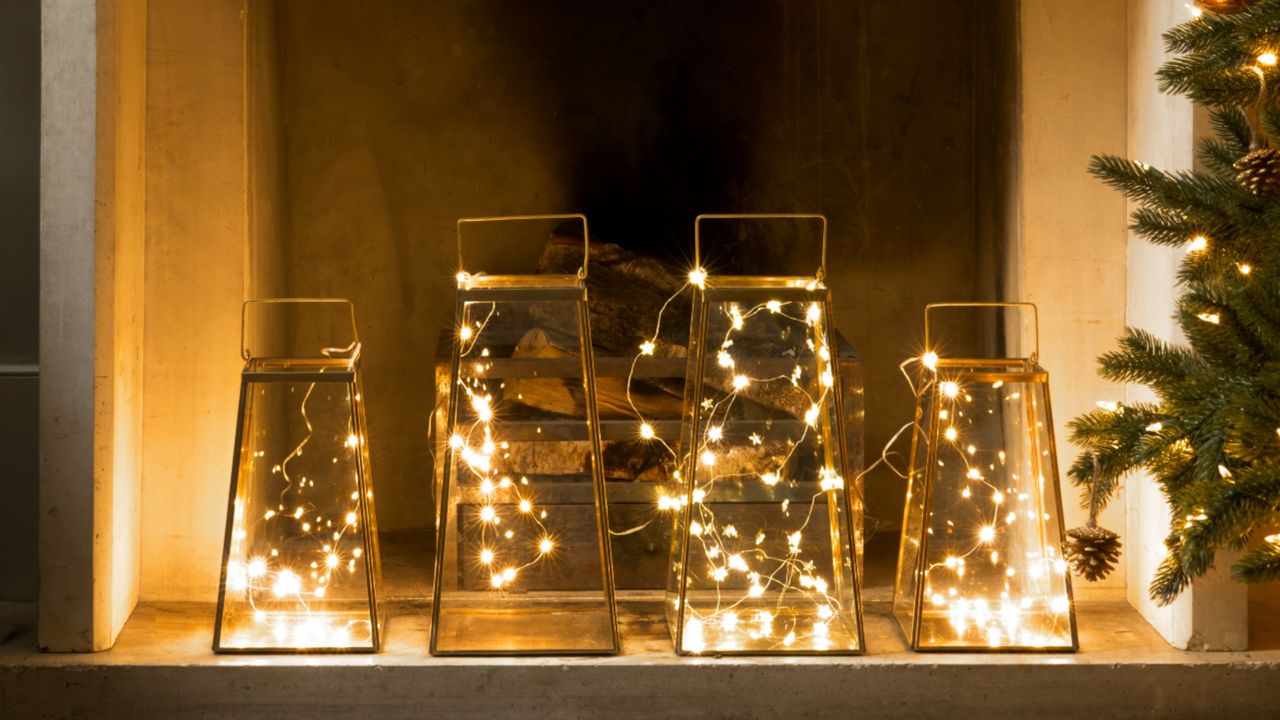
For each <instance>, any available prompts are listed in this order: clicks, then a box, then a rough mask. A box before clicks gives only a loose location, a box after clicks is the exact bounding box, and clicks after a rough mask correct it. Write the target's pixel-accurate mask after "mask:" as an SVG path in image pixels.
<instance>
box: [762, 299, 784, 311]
mask: <svg viewBox="0 0 1280 720" xmlns="http://www.w3.org/2000/svg"><path fill="white" fill-rule="evenodd" d="M764 306H765V307H766V308H767V309H768V310H769V312H771V313H779V312H782V303H781V302H778V301H777V300H770V301H769V302H767V303H765V304H764Z"/></svg>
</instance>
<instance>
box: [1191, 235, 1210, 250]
mask: <svg viewBox="0 0 1280 720" xmlns="http://www.w3.org/2000/svg"><path fill="white" fill-rule="evenodd" d="M1207 247H1209V239H1208V238H1206V237H1205V236H1203V235H1197V236H1195V237H1193V238H1191V241H1190V242H1188V243H1187V254H1188V255H1191V254H1192V253H1198V252H1202V251H1204V249H1205V248H1207Z"/></svg>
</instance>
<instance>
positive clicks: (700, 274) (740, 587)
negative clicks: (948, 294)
mask: <svg viewBox="0 0 1280 720" xmlns="http://www.w3.org/2000/svg"><path fill="white" fill-rule="evenodd" d="M779 219H782V220H807V221H815V222H820V223H821V227H822V260H821V261H820V263H819V269H818V271H817V273H816V274H815V275H813V276H808V277H762V276H717V275H708V274H707V273H706V272H705V271H704V270H703V268H702V266H701V257H702V237H701V225H702V223H703V222H704V221H706V220H737V221H741V220H779ZM826 229H827V224H826V218H824V217H823V216H821V215H702V216H699V217H698V218H697V220H696V221H695V223H694V257H695V269H694V271H693V273H691V275H690V280H691V283H692V284H693V286H694V288H693V290H694V300H693V318H692V323H691V328H690V338H689V359H688V364H687V378H686V383H685V401H684V417H683V421H682V430H681V433H682V438H681V441H680V454H681V456H682V458H683V463H682V470H681V474H682V476H683V477H682V482H683V491H682V492H683V494H682V496H681V497H680V498H679V500H678V503H679V504H680V508H679V511H678V512H677V513H675V516H676V523H675V530H674V535H673V542H672V553H671V567H670V573H669V580H668V587H667V599H666V603H665V606H666V614H667V620H668V626H669V628H670V630H671V633H672V637H673V640H674V643H675V649H676V652H677V653H679V654H681V655H690V654H715V655H734V654H739V655H750V654H820V653H822V654H825V653H832V654H836V653H839V654H856V653H862V652H863V649H864V640H863V628H862V608H861V602H860V599H859V585H858V582H859V581H858V573H857V566H856V562H855V556H854V544H853V539H854V528H853V522H852V518H853V507H852V505H851V502H850V485H851V484H853V481H852V480H851V479H850V475H849V472H848V465H847V459H848V457H849V454H848V450H847V448H846V447H845V437H846V434H845V418H844V411H843V408H844V404H843V402H842V398H841V393H842V385H841V382H840V378H839V365H838V363H836V362H835V361H834V357H833V356H834V349H833V347H834V346H833V344H832V336H833V334H834V331H833V323H832V320H831V292H830V290H829V289H828V288H827V286H826V285H825V284H824V282H823V280H824V276H825V264H826V235H827V232H826Z"/></svg>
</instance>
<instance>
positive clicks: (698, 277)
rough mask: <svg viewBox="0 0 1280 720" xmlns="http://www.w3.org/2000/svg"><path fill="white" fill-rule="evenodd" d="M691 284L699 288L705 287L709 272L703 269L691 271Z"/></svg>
mask: <svg viewBox="0 0 1280 720" xmlns="http://www.w3.org/2000/svg"><path fill="white" fill-rule="evenodd" d="M689 282H691V283H693V284H694V285H696V286H698V287H704V286H705V285H706V282H707V271H706V270H703V269H702V268H694V269H692V270H690V271H689Z"/></svg>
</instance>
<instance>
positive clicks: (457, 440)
mask: <svg viewBox="0 0 1280 720" xmlns="http://www.w3.org/2000/svg"><path fill="white" fill-rule="evenodd" d="M465 444H466V442H465V441H464V440H463V439H462V436H461V435H458V434H456V433H455V434H454V435H453V436H452V437H450V438H449V447H451V448H453V449H454V450H461V449H462V446H463V445H465Z"/></svg>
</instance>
